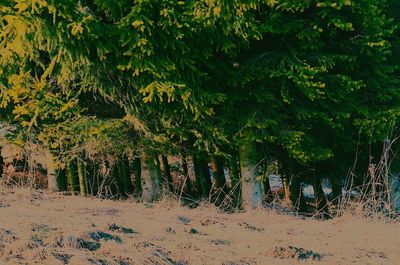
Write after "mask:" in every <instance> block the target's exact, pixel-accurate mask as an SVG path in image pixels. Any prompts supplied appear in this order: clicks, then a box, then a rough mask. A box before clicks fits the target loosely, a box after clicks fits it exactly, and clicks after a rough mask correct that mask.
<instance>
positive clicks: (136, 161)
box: [132, 158, 142, 196]
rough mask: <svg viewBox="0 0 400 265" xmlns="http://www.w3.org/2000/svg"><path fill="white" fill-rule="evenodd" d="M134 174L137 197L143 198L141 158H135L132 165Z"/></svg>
mask: <svg viewBox="0 0 400 265" xmlns="http://www.w3.org/2000/svg"><path fill="white" fill-rule="evenodd" d="M132 170H133V174H134V175H135V179H134V183H135V195H137V196H142V176H141V165H140V158H135V159H134V160H133V163H132Z"/></svg>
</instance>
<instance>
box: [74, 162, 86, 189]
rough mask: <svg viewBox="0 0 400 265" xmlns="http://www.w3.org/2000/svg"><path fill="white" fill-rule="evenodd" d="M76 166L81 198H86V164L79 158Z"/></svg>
mask: <svg viewBox="0 0 400 265" xmlns="http://www.w3.org/2000/svg"><path fill="white" fill-rule="evenodd" d="M76 164H77V166H78V179H79V192H80V194H81V196H85V195H86V193H87V190H86V174H85V171H86V168H85V162H84V161H82V160H81V159H79V158H77V160H76Z"/></svg>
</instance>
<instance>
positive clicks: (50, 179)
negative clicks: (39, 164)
mask: <svg viewBox="0 0 400 265" xmlns="http://www.w3.org/2000/svg"><path fill="white" fill-rule="evenodd" d="M46 167H47V188H48V189H49V190H50V191H53V192H57V191H58V190H59V189H58V185H57V171H56V165H55V161H54V159H53V156H52V155H51V153H50V151H49V152H48V153H46Z"/></svg>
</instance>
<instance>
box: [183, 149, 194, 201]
mask: <svg viewBox="0 0 400 265" xmlns="http://www.w3.org/2000/svg"><path fill="white" fill-rule="evenodd" d="M182 169H183V176H184V177H185V180H184V181H185V189H186V194H188V195H192V181H191V180H190V176H189V168H188V164H187V161H186V157H185V156H182Z"/></svg>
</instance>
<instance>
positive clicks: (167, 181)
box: [161, 155, 174, 192]
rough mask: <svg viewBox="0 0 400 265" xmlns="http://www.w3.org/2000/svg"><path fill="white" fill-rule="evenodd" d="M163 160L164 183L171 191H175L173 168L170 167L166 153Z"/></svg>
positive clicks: (162, 157)
mask: <svg viewBox="0 0 400 265" xmlns="http://www.w3.org/2000/svg"><path fill="white" fill-rule="evenodd" d="M161 160H162V169H163V170H162V173H163V177H164V183H165V186H166V188H167V190H168V191H169V192H174V185H173V183H172V176H171V169H170V167H169V163H168V158H167V157H166V156H164V155H162V156H161Z"/></svg>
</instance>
